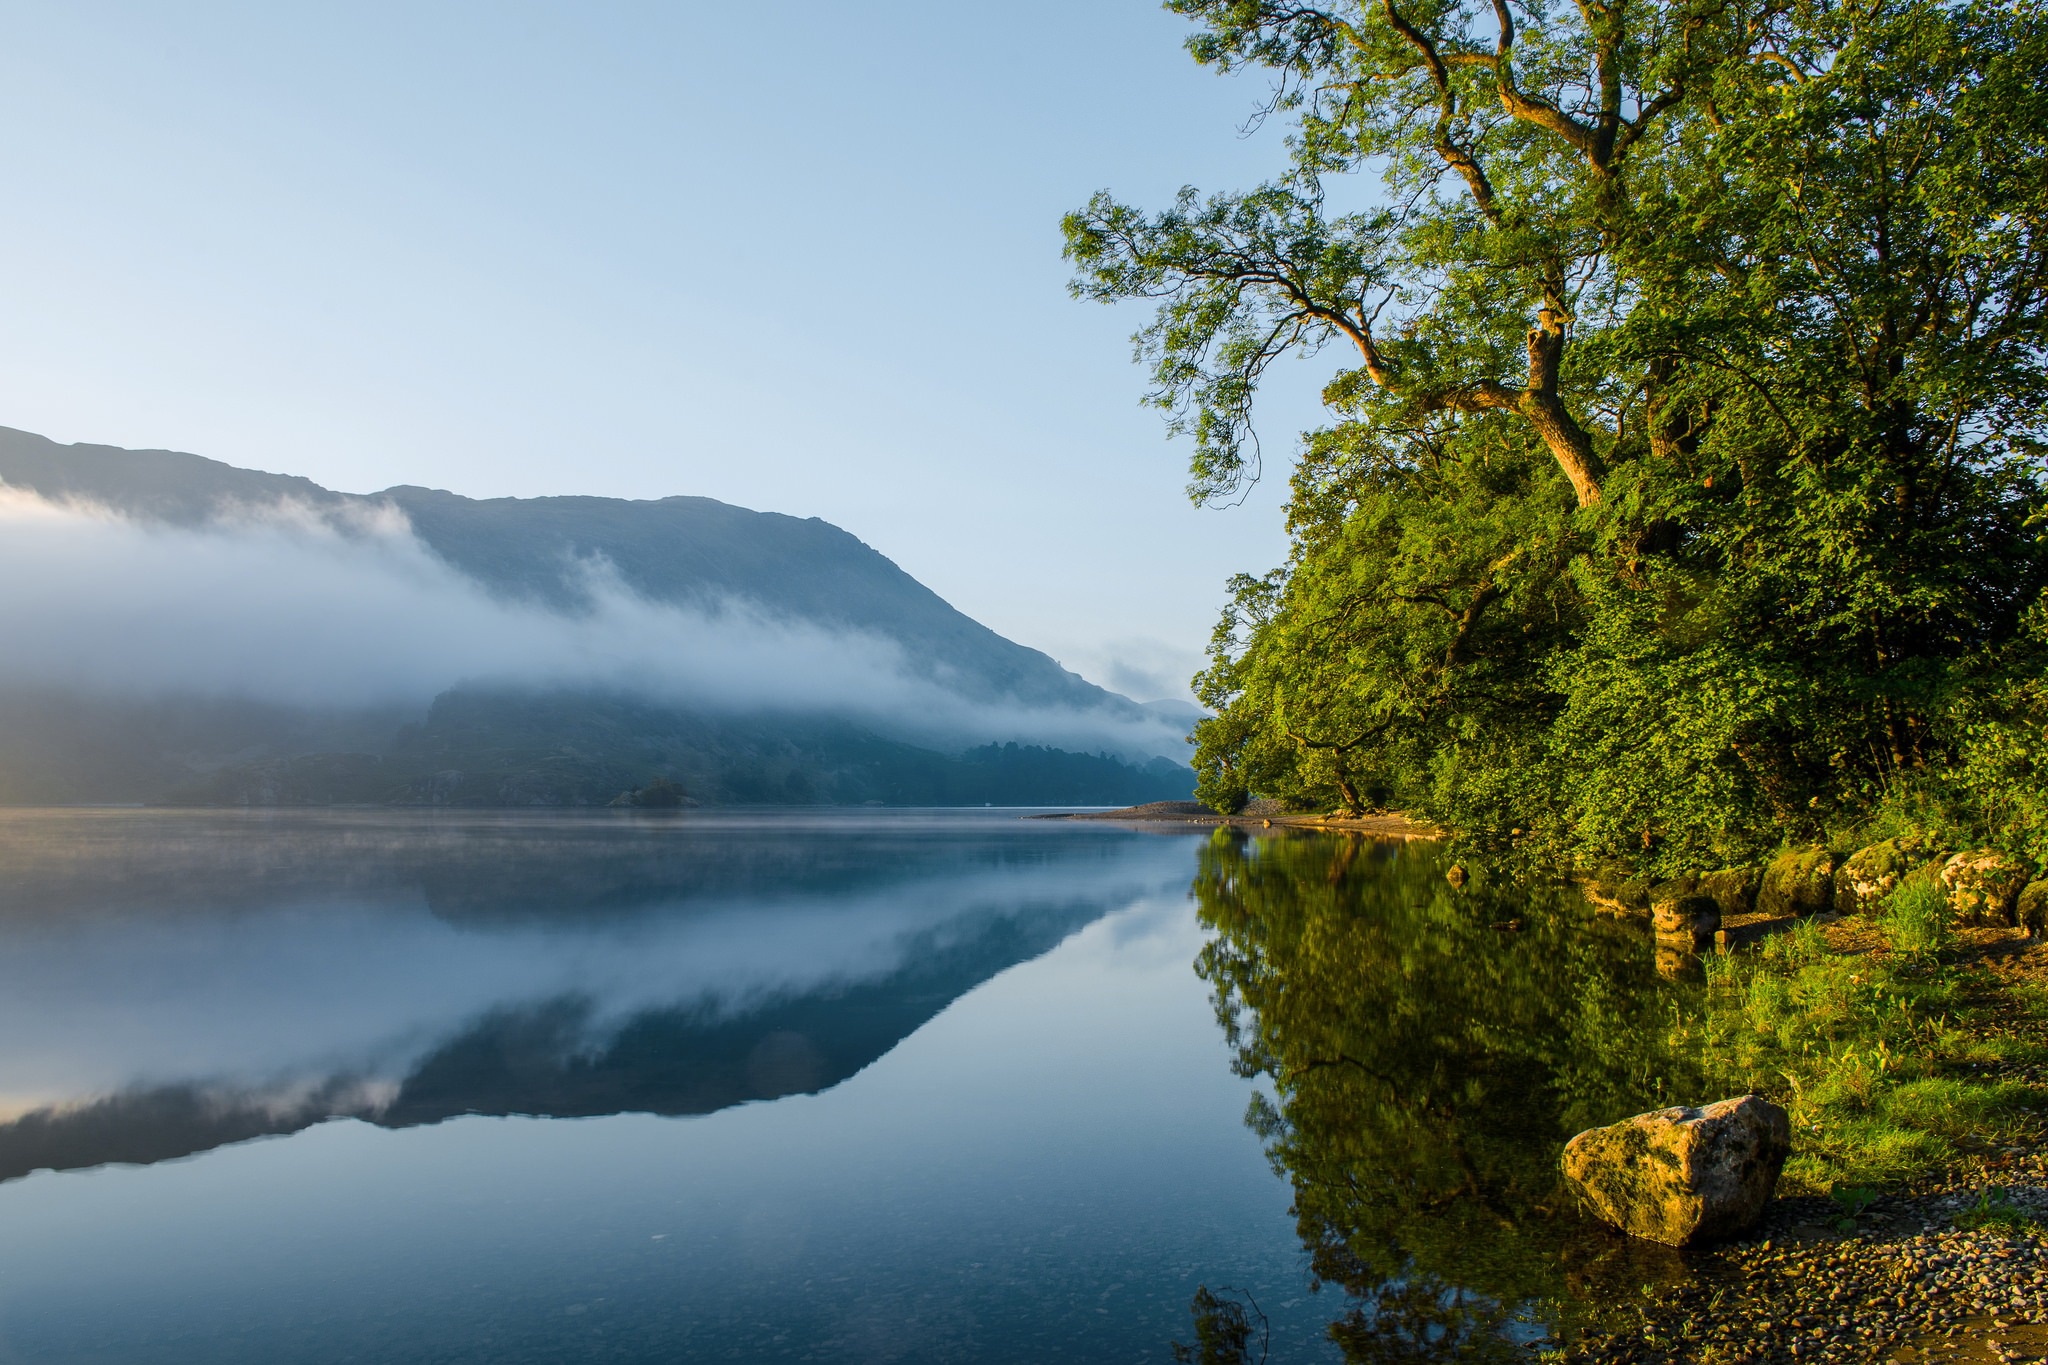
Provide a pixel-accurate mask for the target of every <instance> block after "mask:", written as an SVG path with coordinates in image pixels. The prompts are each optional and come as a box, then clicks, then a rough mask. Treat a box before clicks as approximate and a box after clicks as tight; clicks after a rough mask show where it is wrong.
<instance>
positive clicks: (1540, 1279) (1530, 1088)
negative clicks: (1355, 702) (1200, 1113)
mask: <svg viewBox="0 0 2048 1365" xmlns="http://www.w3.org/2000/svg"><path fill="white" fill-rule="evenodd" d="M1444 871H1445V865H1444V862H1443V859H1442V855H1441V854H1440V853H1438V852H1437V851H1436V850H1434V849H1433V848H1432V847H1431V846H1428V845H1420V844H1411V845H1406V846H1403V845H1398V844H1373V843H1368V842H1363V841H1359V840H1349V839H1332V838H1326V837H1318V838H1276V839H1261V840H1257V841H1245V840H1243V839H1240V838H1236V837H1233V836H1232V835H1230V834H1229V833H1227V832H1219V834H1218V836H1217V837H1216V838H1215V839H1214V840H1212V841H1211V842H1210V844H1209V845H1208V847H1207V848H1206V849H1205V850H1204V851H1203V853H1202V857H1201V862H1200V871H1199V874H1198V876H1197V878H1196V880H1195V887H1194V889H1195V895H1196V897H1197V899H1198V902H1199V905H1200V908H1201V914H1202V919H1203V922H1204V924H1205V925H1206V926H1208V927H1210V928H1212V929H1213V930H1214V931H1215V934H1216V937H1215V938H1214V940H1213V941H1212V942H1211V943H1210V944H1209V945H1208V946H1207V947H1206V948H1205V949H1204V950H1203V952H1202V955H1201V957H1200V959H1199V961H1198V963H1197V970H1198V972H1199V973H1200V974H1201V976H1202V977H1203V978H1204V979H1205V980H1207V981H1208V982H1209V983H1210V985H1211V987H1212V989H1213V991H1214V997H1215V1003H1216V1010H1217V1017H1218V1019H1219V1021H1220V1022H1221V1023H1222V1025H1223V1028H1224V1030H1225V1033H1226V1035H1227V1037H1228V1039H1229V1042H1230V1044H1231V1047H1232V1049H1233V1051H1234V1066H1235V1069H1236V1070H1237V1072H1238V1073H1239V1074H1240V1075H1242V1076H1245V1077H1249V1078H1254V1079H1259V1080H1262V1081H1263V1082H1264V1083H1265V1086H1266V1087H1267V1088H1269V1089H1270V1092H1271V1093H1270V1096H1268V1095H1265V1094H1263V1093H1262V1094H1261V1095H1260V1096H1259V1097H1258V1098H1255V1099H1254V1101H1253V1104H1252V1109H1251V1112H1250V1114H1249V1115H1248V1120H1247V1121H1248V1122H1249V1123H1250V1124H1251V1125H1252V1126H1253V1127H1254V1128H1255V1129H1256V1130H1257V1131H1258V1133H1259V1134H1260V1136H1261V1137H1262V1138H1263V1139H1264V1141H1265V1145H1266V1150H1267V1152H1268V1154H1269V1156H1270V1157H1271V1159H1272V1161H1273V1164H1274V1167H1275V1169H1276V1170H1277V1171H1279V1172H1281V1173H1282V1174H1283V1175H1285V1176H1286V1177H1287V1178H1288V1179H1289V1180H1290V1181H1291V1183H1292V1186H1293V1191H1294V1212H1295V1215H1296V1217H1297V1219H1298V1230H1299V1232H1300V1235H1301V1238H1302V1241H1303V1244H1304V1246H1305V1247H1306V1248H1307V1249H1308V1250H1309V1252H1310V1254H1311V1258H1312V1267H1313V1272H1314V1274H1315V1275H1316V1276H1317V1277H1319V1278H1320V1279H1321V1280H1324V1281H1327V1282H1330V1283H1332V1284H1335V1285H1338V1286H1341V1287H1342V1288H1343V1289H1344V1290H1345V1291H1346V1292H1347V1293H1348V1294H1349V1295H1350V1296H1351V1307H1350V1308H1349V1310H1348V1311H1347V1312H1346V1313H1345V1314H1344V1316H1343V1317H1342V1318H1341V1319H1340V1320H1338V1321H1337V1322H1336V1323H1334V1324H1333V1325H1332V1327H1331V1329H1330V1333H1331V1336H1332V1337H1333V1338H1334V1339H1335V1341H1336V1342H1337V1343H1338V1344H1339V1345H1340V1346H1341V1347H1342V1349H1343V1352H1344V1354H1345V1357H1346V1358H1347V1359H1350V1360H1354V1361H1386V1360H1410V1361H1412V1360H1426V1359H1445V1360H1449V1359H1458V1360H1487V1359H1501V1360H1507V1359H1527V1358H1528V1357H1527V1347H1528V1345H1529V1343H1531V1342H1532V1341H1534V1340H1537V1339H1540V1338H1543V1337H1545V1336H1569V1335H1570V1334H1571V1333H1572V1331H1573V1329H1574V1324H1575V1323H1576V1322H1578V1321H1580V1320H1581V1317H1582V1315H1583V1314H1584V1313H1585V1312H1586V1311H1587V1310H1588V1308H1589V1307H1590V1306H1593V1305H1597V1304H1598V1303H1599V1302H1600V1301H1601V1300H1602V1299H1604V1298H1606V1297H1608V1296H1610V1295H1611V1294H1614V1293H1616V1292H1620V1293H1627V1292H1632V1291H1633V1290H1635V1289H1636V1288H1637V1287H1639V1286H1640V1285H1642V1284H1643V1283H1645V1282H1646V1281H1648V1280H1651V1279H1655V1278H1659V1277H1661V1276H1662V1275H1665V1274H1669V1273H1672V1272H1673V1271H1674V1270H1675V1269H1676V1265H1675V1258H1674V1257H1673V1256H1672V1255H1670V1254H1667V1253H1664V1252H1663V1251H1662V1249H1659V1248H1648V1247H1645V1246H1642V1245H1639V1244H1631V1243H1628V1242H1627V1241H1626V1240H1625V1239H1621V1238H1617V1237H1614V1236H1612V1235H1610V1234H1608V1233H1606V1232H1605V1231H1603V1230H1601V1229H1599V1228H1596V1227H1592V1226H1589V1225H1588V1224H1586V1223H1584V1222H1583V1221H1581V1220H1580V1219H1579V1218H1578V1217H1577V1216H1576V1215H1575V1213H1574V1211H1573V1210H1572V1209H1571V1207H1570V1205H1569V1201H1568V1199H1567V1198H1566V1196H1565V1194H1564V1192H1563V1190H1562V1189H1561V1187H1560V1185H1559V1182H1558V1179H1557V1174H1556V1162H1557V1154H1558V1151H1559V1149H1560V1147H1561V1145H1562V1144H1563V1142H1564V1140H1565V1139H1566V1138H1568V1137H1569V1136H1570V1135H1571V1134H1572V1133H1574V1132H1577V1131H1579V1130H1580V1129H1583V1128H1586V1127H1590V1126H1592V1125H1594V1124H1597V1123H1606V1122H1611V1121H1612V1120H1613V1119H1614V1118H1616V1117H1618V1116H1620V1115H1623V1114H1628V1113H1633V1112H1638V1111H1640V1110H1642V1109H1645V1108H1649V1107H1651V1106H1653V1105H1655V1104H1657V1103H1659V1102H1660V1101H1661V1102H1670V1101H1668V1100H1665V1099H1664V1097H1665V1096H1667V1095H1673V1094H1684V1093H1690V1087H1689V1086H1688V1084H1687V1080H1686V1068H1685V1063H1684V1061H1683V1059H1682V1058H1680V1057H1678V1056H1676V1055H1674V1054H1673V1053H1672V1051H1671V1050H1670V1049H1669V1047H1668V1046H1667V1044H1666V1038H1667V1036H1668V1031H1667V1028H1666V1025H1667V1022H1668V1011H1669V1010H1670V1008H1671V1007H1672V1003H1673V997H1672V996H1671V995H1670V994H1669V993H1668V992H1669V990H1670V989H1671V988H1668V987H1666V988H1662V989H1661V990H1660V986H1659V982H1658V979H1657V975H1656V970H1655V963H1654V958H1653V954H1652V948H1651V945H1650V943H1649V941H1648V940H1647V939H1646V938H1645V937H1644V936H1642V935H1640V934H1637V933H1634V932H1631V931H1630V930H1629V929H1628V928H1626V927H1623V926H1618V925H1615V924H1612V923H1610V922H1607V921H1604V920H1600V919H1597V918H1595V917H1593V916H1591V915H1589V914H1588V913H1586V912H1585V910H1584V907H1583V906H1582V905H1580V904H1579V903H1578V901H1577V898H1576V896H1575V895H1574V894H1572V893H1570V892H1568V891H1565V890H1562V889H1544V888H1540V887H1539V888H1535V889H1531V888H1527V887H1511V886H1499V885H1489V884H1487V883H1486V882H1485V881H1484V880H1483V879H1482V880H1480V881H1478V882H1475V883H1473V884H1468V885H1467V886H1465V887H1463V888H1461V889H1456V888H1453V887H1452V886H1451V885H1450V883H1449V882H1448V881H1447V880H1446V878H1445V876H1444ZM1197 1326H1198V1329H1199V1328H1200V1326H1201V1324H1199V1323H1198V1324H1197Z"/></svg>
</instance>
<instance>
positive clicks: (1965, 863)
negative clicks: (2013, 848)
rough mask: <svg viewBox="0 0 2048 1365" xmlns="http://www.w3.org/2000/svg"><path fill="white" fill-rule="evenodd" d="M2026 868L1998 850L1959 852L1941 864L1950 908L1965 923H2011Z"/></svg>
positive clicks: (1943, 883) (2025, 877) (2024, 879)
mask: <svg viewBox="0 0 2048 1365" xmlns="http://www.w3.org/2000/svg"><path fill="white" fill-rule="evenodd" d="M2029 880H2031V878H2030V876H2029V874H2028V872H2027V869H2026V868H2024V867H2021V866H2020V865H2019V864H2018V863H2016V862H2014V861H2013V860H2012V859H2010V858H2008V857H2006V856H2005V855H2004V854H2003V853H2000V852H1999V851H1998V850H1997V849H1992V848H1980V849H1976V850H1974V851H1972V852H1969V853H1958V854H1956V856H1955V857H1953V858H1950V859H1949V860H1948V861H1947V862H1945V863H1943V864H1942V865H1941V884H1942V885H1943V886H1944V887H1946V888H1947V889H1948V904H1949V908H1950V909H1951V910H1953V911H1955V914H1956V919H1957V920H1958V921H1959V922H1961V923H1963V924H2011V923H2012V922H2013V910H2014V907H2015V905H2016V904H2017V902H2018V901H2019V898H2020V890H2021V888H2023V887H2025V886H2026V884H2027V883H2028V881H2029Z"/></svg>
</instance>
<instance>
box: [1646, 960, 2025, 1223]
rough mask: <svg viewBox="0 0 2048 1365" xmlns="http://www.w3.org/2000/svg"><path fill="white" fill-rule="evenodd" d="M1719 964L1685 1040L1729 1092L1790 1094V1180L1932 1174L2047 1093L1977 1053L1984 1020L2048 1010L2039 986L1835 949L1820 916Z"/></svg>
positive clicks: (2007, 1126)
mask: <svg viewBox="0 0 2048 1365" xmlns="http://www.w3.org/2000/svg"><path fill="white" fill-rule="evenodd" d="M1707 969H1708V989H1707V994H1706V998H1705V1002H1704V1004H1703V1006H1702V1008H1701V1009H1700V1011H1699V1013H1698V1014H1697V1015H1693V1016H1688V1017H1687V1018H1686V1020H1685V1021H1684V1022H1683V1023H1682V1024H1681V1026H1680V1027H1679V1030H1678V1039H1677V1041H1678V1042H1679V1044H1680V1045H1681V1046H1688V1047H1692V1048H1696V1049H1697V1055H1698V1056H1699V1057H1700V1058H1701V1059H1702V1063H1703V1065H1704V1066H1705V1068H1706V1073H1707V1076H1708V1078H1709V1085H1710V1088H1711V1089H1713V1090H1714V1091H1715V1092H1716V1093H1739V1092H1740V1091H1744V1090H1753V1091H1755V1092H1757V1093H1759V1094H1765V1095H1769V1096H1772V1097H1773V1098H1775V1099H1777V1100H1779V1101H1780V1102H1781V1103H1783V1104H1785V1106H1786V1107H1787V1109H1788V1110H1789V1111H1790V1113H1791V1116H1792V1129H1793V1156H1792V1159H1791V1160H1790V1161H1789V1162H1788V1163H1787V1164H1786V1167H1785V1174H1784V1177H1783V1184H1782V1188H1783V1189H1785V1190H1786V1191H1787V1192H1805V1193H1814V1194H1819V1193H1825V1192H1832V1191H1839V1190H1841V1189H1844V1188H1847V1187H1851V1186H1873V1185H1882V1184H1886V1183H1890V1182H1893V1181H1898V1180H1904V1179H1908V1178H1910V1177H1913V1176H1917V1175H1922V1174H1925V1173H1926V1172H1928V1171H1930V1170H1934V1169H1938V1168H1940V1167H1942V1166H1944V1165H1947V1164H1949V1163H1951V1162H1952V1161H1954V1160H1955V1158H1956V1156H1957V1154H1958V1152H1959V1151H1960V1150H1962V1149H1963V1148H1964V1147H1967V1146H1970V1145H1974V1144H1978V1143H1981V1142H1985V1141H1991V1140H1996V1139H1997V1138H1999V1137H2000V1136H2001V1135H2003V1134H2007V1133H2011V1132H2015V1131H2017V1129H2018V1127H2019V1126H2020V1125H2021V1124H2022V1122H2023V1120H2024V1117H2025V1114H2026V1112H2027V1110H2028V1108H2029V1106H2030V1105H2032V1104H2034V1103H2037V1102H2038V1100H2039V1099H2040V1098H2041V1091H2040V1090H2039V1088H2038V1087H2035V1086H2031V1085H2026V1084H2022V1083H2019V1082H2016V1081H2010V1080H1998V1079H1985V1078H1981V1077H1980V1076H1978V1075H1977V1074H1976V1072H1975V1069H1974V1067H1973V1066H1972V1065H1971V1063H1973V1062H1974V1061H1977V1060H1979V1058H1980V1054H1981V1053H1982V1051H1983V1049H1984V1047H1985V1042H1984V1040H1983V1039H1982V1038H1981V1037H1980V1036H1979V1035H1980V1033H1981V1030H1979V1029H1978V1028H1977V1025H1978V1024H1980V1023H1981V1022H1983V1021H1986V1020H1998V1019H2005V1020H2010V1019H2011V1018H2012V1017H2013V1016H2014V1015H2016V1014H2019V1013H2022V1012H2030V1013H2037V1012H2038V1011H2039V1008H2040V1006H2039V1003H2038V1002H2036V1001H2034V1000H2032V999H2031V998H2023V997H2020V996H2017V995H2012V994H2008V993H2003V992H2001V993H1999V994H1998V995H1997V996H1996V998H1984V997H1981V996H1973V995H1972V994H1971V992H1969V991H1968V990H1966V989H1965V988H1964V986H1963V983H1962V982H1961V981H1959V979H1958V976H1957V974H1956V973H1955V972H1954V971H1953V970H1952V969H1950V968H1947V967H1945V966H1941V965H1939V964H1930V963H1928V962H1925V961H1918V960H1913V959H1907V958H1903V957H1886V956H1882V955H1864V956H1853V957H1851V956H1843V955H1840V954H1836V953H1833V952H1831V951H1830V950H1829V948H1828V945H1827V939H1826V935H1825V934H1824V933H1823V932H1822V930H1821V928H1820V926H1818V925H1816V924H1813V923H1811V922H1810V921H1809V922H1807V923H1805V924H1802V925H1801V926H1799V927H1797V928H1795V929H1792V930H1790V931H1788V932H1786V933H1783V934H1780V935H1778V936H1776V937H1774V938H1772V939H1770V940H1767V942H1766V943H1765V945H1764V947H1763V950H1762V951H1760V952H1755V953H1742V954H1737V955H1735V956H1732V957H1718V958H1711V959H1709V960H1708V963H1707ZM2022 1050H2023V1051H2025V1052H2026V1053H2027V1055H2026V1056H2024V1057H2021V1056H2017V1055H2016V1056H2014V1057H2013V1060H2021V1061H2025V1060H2039V1058H2038V1056H2036V1055H2035V1054H2038V1053H2040V1052H2041V1049H2039V1048H2038V1047H2027V1048H2023V1049H2022ZM1848 1216H1850V1217H1851V1218H1853V1217H1854V1216H1855V1214H1854V1211H1853V1210H1852V1211H1849V1214H1848Z"/></svg>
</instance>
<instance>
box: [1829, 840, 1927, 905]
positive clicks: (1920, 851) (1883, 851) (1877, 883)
mask: <svg viewBox="0 0 2048 1365" xmlns="http://www.w3.org/2000/svg"><path fill="white" fill-rule="evenodd" d="M1941 853H1942V850H1941V849H1940V848H1939V847H1938V846H1937V845H1935V844H1934V843H1933V842H1932V841H1931V840H1928V839H1925V838H1922V837H1921V836H1919V835H1917V834H1908V835H1906V836H1904V837H1903V838H1899V839H1886V840H1883V841H1882V842H1880V843H1875V844H1872V845H1871V846H1870V847H1868V848H1863V849H1858V850H1857V851H1856V852H1854V853H1852V854H1850V855H1849V856H1848V857H1847V858H1846V859H1844V860H1843V862H1842V865H1841V866H1840V867H1839V868H1837V869H1835V909H1836V910H1837V911H1839V912H1840V913H1842V914H1844V915H1867V914H1874V913H1875V912H1876V911H1878V910H1880V909H1882V908H1883V906H1884V900H1885V897H1887V896H1889V895H1891V893H1892V892H1893V891H1895V890H1897V889H1898V885H1899V883H1900V882H1902V881H1904V880H1905V878H1906V874H1907V873H1909V872H1911V871H1913V869H1914V868H1917V867H1919V866H1920V865H1921V864H1923V863H1928V862H1932V861H1933V860H1934V859H1936V858H1938V857H1940V856H1941Z"/></svg>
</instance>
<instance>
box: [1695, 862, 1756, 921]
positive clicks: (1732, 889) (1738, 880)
mask: <svg viewBox="0 0 2048 1365" xmlns="http://www.w3.org/2000/svg"><path fill="white" fill-rule="evenodd" d="M1763 876H1764V870H1763V869H1762V868H1760V867H1729V868H1723V869H1722V870H1721V871H1719V872H1709V873H1706V874H1705V875H1703V876H1701V877H1700V878H1699V879H1698V881H1697V883H1696V884H1695V885H1694V887H1693V893H1694V894H1695V895H1700V896H1706V897H1708V898H1710V899H1711V900H1712V901H1713V902H1714V904H1715V905H1717V906H1719V907H1720V909H1721V918H1723V919H1730V918H1732V917H1734V916H1736V915H1746V914H1748V913H1749V912H1750V911H1752V910H1754V909H1756V895H1757V890H1758V888H1759V887H1760V885H1761V884H1762V882H1763Z"/></svg>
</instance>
